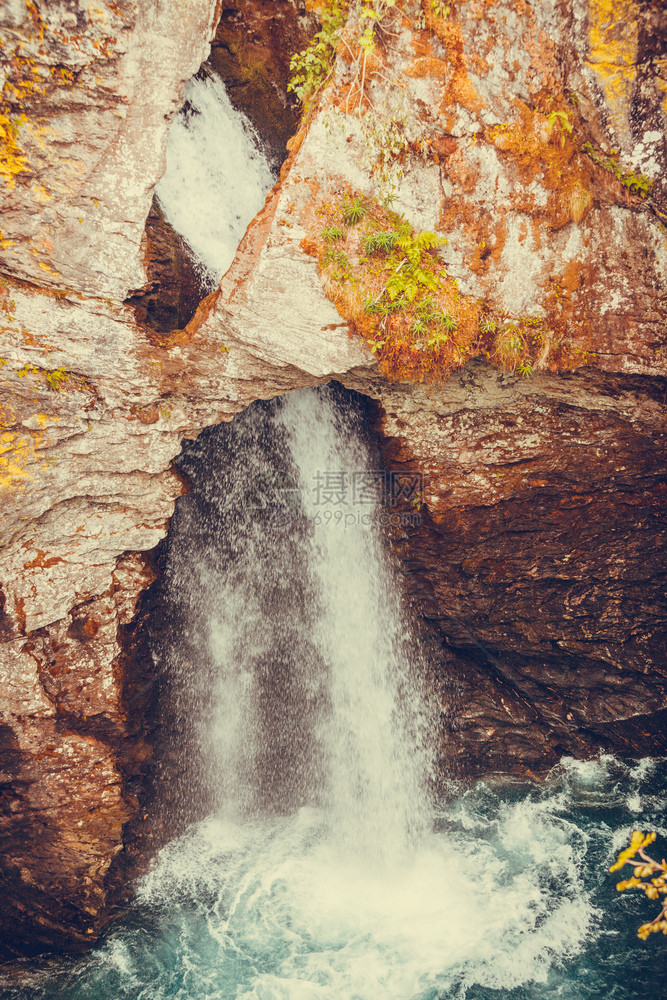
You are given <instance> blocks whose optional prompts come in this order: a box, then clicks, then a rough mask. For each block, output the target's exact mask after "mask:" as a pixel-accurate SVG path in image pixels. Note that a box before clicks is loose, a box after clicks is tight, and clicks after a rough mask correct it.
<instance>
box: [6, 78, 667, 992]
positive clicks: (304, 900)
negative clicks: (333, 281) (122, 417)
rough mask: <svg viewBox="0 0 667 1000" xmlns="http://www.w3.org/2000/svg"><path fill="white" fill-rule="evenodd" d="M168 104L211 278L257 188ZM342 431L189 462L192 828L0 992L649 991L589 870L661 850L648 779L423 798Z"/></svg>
mask: <svg viewBox="0 0 667 1000" xmlns="http://www.w3.org/2000/svg"><path fill="white" fill-rule="evenodd" d="M188 100H189V109H188V110H187V111H186V112H185V113H184V114H183V115H182V116H181V118H180V119H179V120H177V122H176V124H175V126H174V130H173V132H172V136H171V137H170V162H169V169H168V174H167V176H166V177H165V179H164V180H163V182H162V184H161V186H160V199H161V201H162V204H163V207H164V208H165V211H166V213H167V216H168V217H169V218H170V219H171V221H172V222H173V223H174V225H175V226H176V228H178V229H179V230H180V231H181V232H182V233H183V235H184V236H185V237H186V238H187V239H188V241H189V242H190V244H191V246H192V247H193V248H194V250H195V251H196V252H197V253H198V254H199V256H200V259H201V260H202V266H203V267H206V268H207V269H208V271H209V273H210V274H214V275H216V276H219V274H220V273H221V272H222V270H224V269H225V268H226V266H227V264H228V262H229V256H230V253H233V249H235V246H236V242H238V240H239V239H240V237H241V235H242V229H243V228H244V226H245V224H246V223H247V222H248V221H249V219H250V218H251V217H252V215H253V214H254V212H255V211H256V210H257V208H258V207H259V205H260V204H261V199H262V197H263V194H262V192H263V191H264V188H265V186H266V184H268V183H270V171H269V168H268V165H267V163H266V161H265V160H263V159H262V158H261V153H260V151H259V146H258V143H257V141H256V138H255V137H254V136H253V133H252V131H251V130H250V129H249V126H248V124H247V122H246V121H245V120H244V119H243V117H242V116H239V115H237V114H236V112H234V111H233V110H232V109H231V107H230V105H229V102H228V100H227V97H226V94H225V93H224V88H223V87H222V84H221V83H220V81H219V80H217V79H207V80H197V81H194V82H193V83H191V84H190V85H189V88H188ZM202 150H204V152H202ZM230 150H236V152H235V153H234V152H232V154H231V156H230ZM204 166H206V169H201V168H203V167H204ZM225 176H227V177H229V178H230V181H229V183H226V182H225V181H224V177H225ZM193 178H195V184H194V186H190V184H189V179H193ZM221 194H222V195H223V196H224V198H228V199H229V201H228V202H227V207H225V203H223V202H219V201H217V199H218V198H219V197H220V196H221ZM193 199H194V200H193ZM258 202H259V204H258ZM230 204H231V206H232V207H233V211H232V212H230V210H229V206H230ZM237 208H238V211H237ZM232 216H233V218H232ZM209 219H214V221H215V227H213V228H211V227H208V220H209ZM230 219H231V222H230V223H229V225H228V222H229V220H230ZM197 220H203V221H201V222H200V221H197ZM204 222H205V223H206V225H204ZM365 423H366V422H365V421H364V404H363V402H362V401H361V400H360V398H359V397H355V396H354V395H353V394H349V393H345V392H344V391H343V390H339V389H334V388H323V389H319V390H316V391H315V390H308V391H304V392H299V393H296V394H293V395H291V396H289V397H286V398H283V399H281V400H274V401H272V402H269V403H256V404H254V405H253V406H252V407H251V408H250V409H249V410H248V411H246V412H245V413H244V414H241V415H240V416H239V417H237V418H236V419H235V420H234V421H233V422H232V423H231V424H229V425H226V426H221V427H216V428H210V429H209V430H207V431H205V432H204V433H203V434H202V435H201V436H200V438H199V439H198V440H197V441H196V442H194V443H193V444H191V445H189V446H188V447H187V448H186V450H185V452H184V455H183V456H182V459H181V466H182V468H183V470H184V471H185V472H186V473H187V474H188V475H189V476H190V477H191V479H192V489H191V491H190V493H189V495H187V496H185V497H182V498H181V499H180V500H179V502H178V504H177V511H176V514H175V516H174V518H173V521H172V525H171V528H170V543H169V560H168V571H167V587H166V599H165V600H166V603H165V606H164V608H163V609H162V611H163V614H164V615H165V617H166V618H168V619H169V620H170V621H171V633H170V639H169V641H165V642H164V643H163V644H162V646H161V648H159V649H157V650H156V655H157V656H158V657H159V659H160V661H161V665H162V666H163V667H164V668H165V670H167V672H168V674H169V677H170V680H171V685H172V699H173V705H172V708H173V709H174V710H175V712H176V716H177V718H178V720H179V721H180V722H181V723H182V725H183V726H185V727H186V728H187V730H188V739H187V740H184V741H183V746H182V750H181V760H180V764H181V767H182V771H183V774H182V775H181V781H182V786H181V794H182V796H183V797H184V798H194V799H197V800H199V801H207V802H208V803H209V804H210V815H209V816H208V818H207V819H205V820H203V821H202V822H200V823H197V824H193V825H192V826H191V827H190V828H189V829H188V830H187V831H186V833H185V834H184V835H183V836H182V837H180V838H178V839H176V840H174V841H173V842H172V843H170V844H169V845H168V846H167V847H166V848H165V849H164V850H163V851H162V852H161V854H160V855H159V857H158V858H157V860H156V863H155V865H154V867H153V869H152V871H151V872H150V873H149V874H148V875H147V876H146V877H144V878H143V879H142V881H141V883H140V885H139V888H138V893H137V897H136V899H135V900H134V901H133V903H132V905H131V906H130V907H129V909H128V911H127V913H126V914H125V915H124V917H123V919H122V921H119V922H118V923H117V924H116V925H115V926H114V927H112V929H111V930H110V932H109V934H108V936H107V938H106V940H105V941H104V942H103V943H102V944H101V945H100V946H99V947H98V948H97V949H96V950H95V952H93V953H92V954H91V955H89V956H84V957H80V958H78V959H76V960H72V959H67V960H53V959H51V960H48V961H47V962H45V963H42V964H40V963H35V964H33V965H31V966H28V967H26V968H25V969H23V970H22V975H21V976H20V977H19V978H14V977H13V974H9V975H8V976H3V975H2V973H1V972H0V996H2V997H3V1000H4V998H6V1000H27V998H28V997H29V998H30V1000H166V998H179V1000H593V998H596V1000H640V998H642V1000H643V998H645V997H649V996H650V997H655V998H656V1000H657V998H658V997H659V996H661V995H662V993H661V991H662V990H663V987H664V983H663V982H662V975H661V970H660V967H659V962H656V960H655V959H654V958H653V957H652V945H651V942H648V943H647V944H642V943H639V942H637V940H636V938H635V928H636V926H637V924H638V923H639V922H641V919H642V918H641V916H640V914H641V913H642V900H641V899H639V900H637V899H635V900H632V901H629V902H628V901H626V897H622V898H621V902H620V905H618V899H619V897H617V896H616V895H615V893H614V889H613V881H614V880H613V879H610V878H609V877H608V875H607V873H606V871H605V868H606V867H608V865H609V863H610V861H611V860H612V858H613V857H614V854H615V852H617V851H618V850H619V849H620V848H621V847H623V846H624V845H625V844H626V843H627V837H628V832H629V831H630V830H631V829H632V827H633V826H635V825H637V823H638V821H639V817H641V822H642V824H643V825H644V827H645V828H651V829H657V830H658V831H659V832H661V833H662V834H663V835H664V834H665V833H666V832H667V831H666V830H665V827H664V825H663V824H664V819H663V810H664V807H665V803H666V801H667V767H665V766H664V764H663V765H655V764H651V763H649V762H642V763H640V764H637V765H635V766H628V765H625V764H621V763H619V762H617V761H615V760H613V759H612V758H609V757H606V758H601V759H600V760H598V761H595V762H590V763H586V764H582V763H578V762H574V761H564V762H563V763H562V764H561V766H560V767H559V768H558V769H556V771H555V772H554V773H553V775H552V776H551V778H550V780H549V781H547V782H546V783H545V784H544V785H543V786H541V787H538V786H535V785H534V784H523V785H521V784H519V783H514V784H510V783H504V784H503V783H499V782H492V781H491V782H487V783H478V784H477V785H475V786H473V787H471V788H468V789H459V790H458V791H455V790H454V789H452V790H451V799H450V801H449V802H448V803H438V802H433V801H431V797H430V793H429V789H430V787H431V781H430V778H431V774H430V772H431V768H432V754H433V749H434V745H435V741H436V740H437V729H436V722H435V716H436V710H435V706H434V705H433V703H432V701H431V698H430V696H429V691H428V686H427V684H426V682H425V670H424V668H423V665H422V661H421V656H420V653H419V648H418V644H417V642H416V639H415V637H414V636H413V635H412V634H411V630H410V628H409V626H408V625H407V624H406V609H405V608H404V607H403V606H402V602H401V599H400V597H399V592H400V588H399V586H398V579H397V576H396V573H395V570H394V568H393V565H392V559H391V557H390V553H389V552H388V550H387V546H386V544H385V540H384V536H383V533H382V531H381V530H380V525H379V522H380V521H381V520H382V517H383V510H384V508H383V505H382V503H381V501H380V500H378V499H377V497H376V493H377V492H378V490H379V491H380V493H381V492H382V487H383V483H384V482H385V480H384V479H383V477H382V475H378V471H377V470H378V460H377V455H376V453H375V451H374V446H373V442H372V438H371V437H370V436H369V434H368V432H367V431H366V430H365ZM174 780H178V778H177V776H176V775H174ZM653 947H655V945H654V946H653ZM658 947H659V945H658ZM630 968H631V969H632V974H631V976H630V974H629V973H628V970H629V969H630Z"/></svg>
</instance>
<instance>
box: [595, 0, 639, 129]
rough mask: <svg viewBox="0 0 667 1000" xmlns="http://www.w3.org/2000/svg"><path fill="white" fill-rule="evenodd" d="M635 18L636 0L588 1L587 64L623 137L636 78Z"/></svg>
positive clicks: (627, 127) (636, 15)
mask: <svg viewBox="0 0 667 1000" xmlns="http://www.w3.org/2000/svg"><path fill="white" fill-rule="evenodd" d="M638 19H639V5H638V4H637V2H636V0H589V3H588V42H589V57H588V65H589V66H590V68H591V69H592V70H593V72H594V73H595V74H596V76H597V77H598V80H599V81H600V86H601V87H602V91H603V93H604V96H605V100H606V102H607V106H608V112H609V115H610V118H611V120H612V122H613V124H614V127H615V130H616V132H617V134H618V135H620V136H623V137H627V138H629V137H630V132H629V128H630V107H631V100H632V94H633V90H634V85H635V80H636V76H637V69H636V58H637V42H638V37H639V26H638Z"/></svg>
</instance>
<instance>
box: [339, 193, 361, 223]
mask: <svg viewBox="0 0 667 1000" xmlns="http://www.w3.org/2000/svg"><path fill="white" fill-rule="evenodd" d="M366 211H367V209H366V205H365V203H364V200H363V198H360V197H356V198H346V199H345V201H344V202H343V211H342V215H343V222H344V223H345V225H346V226H356V225H357V223H358V222H361V220H362V219H363V217H364V216H365V215H366Z"/></svg>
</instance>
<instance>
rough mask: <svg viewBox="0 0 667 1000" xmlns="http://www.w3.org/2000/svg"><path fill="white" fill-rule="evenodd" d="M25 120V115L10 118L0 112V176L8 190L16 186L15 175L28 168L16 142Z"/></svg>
mask: <svg viewBox="0 0 667 1000" xmlns="http://www.w3.org/2000/svg"><path fill="white" fill-rule="evenodd" d="M25 120H26V119H25V115H17V116H16V117H14V118H10V117H9V116H8V115H6V114H4V113H2V112H0V177H2V179H3V181H4V182H5V184H6V186H7V187H8V188H9V189H10V190H12V189H13V188H14V187H15V186H16V177H17V175H18V174H23V173H25V172H26V171H27V170H29V169H30V168H29V165H28V161H27V159H26V158H25V156H24V155H23V152H22V149H21V146H20V145H19V142H18V137H19V131H20V128H21V126H22V125H23V124H24V123H25Z"/></svg>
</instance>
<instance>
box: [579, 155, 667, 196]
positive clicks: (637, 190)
mask: <svg viewBox="0 0 667 1000" xmlns="http://www.w3.org/2000/svg"><path fill="white" fill-rule="evenodd" d="M581 149H582V152H584V153H586V155H587V156H590V158H591V160H592V161H593V163H595V164H597V166H598V167H602V169H603V170H606V171H607V173H608V174H613V175H614V177H615V178H616V180H617V181H620V182H621V184H622V185H623V187H625V188H627V189H628V190H629V191H630V192H632V194H638V195H639V196H640V198H645V197H646V195H647V194H648V193H649V192H650V190H651V188H652V187H653V181H651V180H650V179H649V178H648V177H647V176H646V174H635V173H633V172H632V171H623V169H622V168H621V166H620V164H619V162H618V160H617V159H616V157H617V156H618V150H617V149H612V150H610V151H609V153H608V154H607V153H603V152H602V151H601V150H598V149H596V148H595V146H593V144H592V143H590V142H585V143H584V144H583V146H582V147H581Z"/></svg>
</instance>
